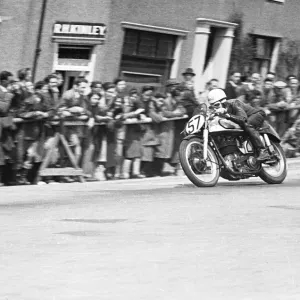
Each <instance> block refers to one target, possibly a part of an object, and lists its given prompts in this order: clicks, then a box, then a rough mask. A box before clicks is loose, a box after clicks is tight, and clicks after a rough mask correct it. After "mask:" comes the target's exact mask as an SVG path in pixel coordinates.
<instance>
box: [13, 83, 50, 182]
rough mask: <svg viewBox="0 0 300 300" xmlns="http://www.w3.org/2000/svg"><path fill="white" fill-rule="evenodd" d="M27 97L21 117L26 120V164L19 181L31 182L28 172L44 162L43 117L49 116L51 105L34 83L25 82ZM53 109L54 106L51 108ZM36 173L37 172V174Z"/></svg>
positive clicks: (24, 134)
mask: <svg viewBox="0 0 300 300" xmlns="http://www.w3.org/2000/svg"><path fill="white" fill-rule="evenodd" d="M25 88H26V92H27V98H26V99H25V100H24V103H23V107H22V110H21V111H20V113H19V117H21V118H22V119H24V120H26V121H30V122H25V123H23V126H22V138H23V143H22V146H23V147H22V148H23V149H22V156H23V158H24V164H23V165H22V168H21V169H20V170H19V172H18V183H19V184H29V182H28V180H27V179H28V172H29V170H30V169H32V168H33V166H34V165H35V170H37V169H38V166H39V165H40V163H41V162H42V158H43V146H44V142H45V134H44V128H45V126H44V125H45V124H44V121H42V120H43V119H46V118H48V117H49V111H50V110H49V107H47V105H46V103H45V100H44V98H43V96H42V95H41V94H40V93H35V90H34V86H33V83H32V82H30V81H27V82H26V83H25ZM50 109H52V108H50ZM35 175H36V174H35Z"/></svg>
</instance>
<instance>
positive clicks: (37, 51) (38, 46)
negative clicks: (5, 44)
mask: <svg viewBox="0 0 300 300" xmlns="http://www.w3.org/2000/svg"><path fill="white" fill-rule="evenodd" d="M47 1H48V0H43V5H42V11H41V18H40V22H39V31H38V36H37V41H36V47H35V54H34V61H33V68H32V81H33V82H34V80H35V75H36V69H37V63H38V59H39V56H40V53H41V51H42V49H41V41H42V33H43V27H44V19H45V13H46V6H47Z"/></svg>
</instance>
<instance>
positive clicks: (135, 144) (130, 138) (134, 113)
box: [122, 89, 145, 179]
mask: <svg viewBox="0 0 300 300" xmlns="http://www.w3.org/2000/svg"><path fill="white" fill-rule="evenodd" d="M144 113H145V109H144V108H143V103H142V101H141V99H140V98H139V96H138V92H137V90H136V89H131V90H130V91H129V106H127V108H126V112H125V114H124V118H125V119H126V120H130V119H131V118H134V119H136V120H140V119H142V118H143V116H144ZM126 127H127V130H126V138H125V145H124V147H125V148H124V150H125V151H124V155H125V160H124V163H123V174H122V178H124V179H126V178H129V177H130V168H131V167H132V175H131V178H144V177H145V176H144V175H143V174H141V173H140V169H141V157H142V153H143V146H142V137H143V134H144V126H143V125H142V124H129V125H127V126H126Z"/></svg>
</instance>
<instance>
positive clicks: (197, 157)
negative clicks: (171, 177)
mask: <svg viewBox="0 0 300 300" xmlns="http://www.w3.org/2000/svg"><path fill="white" fill-rule="evenodd" d="M179 158H180V163H181V166H182V169H183V171H184V173H185V175H186V176H187V177H188V178H189V180H190V181H191V182H192V183H193V184H194V185H196V186H198V187H212V186H215V185H216V184H217V182H218V180H219V177H220V168H219V163H218V159H217V156H216V154H215V153H214V151H213V149H212V148H211V147H210V146H209V145H208V148H207V160H206V161H205V162H204V161H203V159H202V158H203V142H202V140H201V139H199V138H191V139H189V140H183V141H182V142H181V144H180V148H179Z"/></svg>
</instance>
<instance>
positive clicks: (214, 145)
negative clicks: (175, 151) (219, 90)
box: [179, 105, 287, 187]
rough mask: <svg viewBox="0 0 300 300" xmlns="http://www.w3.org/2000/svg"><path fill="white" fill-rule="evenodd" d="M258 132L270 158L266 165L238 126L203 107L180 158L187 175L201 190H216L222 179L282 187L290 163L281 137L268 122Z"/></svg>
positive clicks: (190, 127) (192, 122)
mask: <svg viewBox="0 0 300 300" xmlns="http://www.w3.org/2000/svg"><path fill="white" fill-rule="evenodd" d="M258 130H259V133H260V138H261V140H262V142H263V144H264V146H265V147H266V148H267V149H268V151H269V154H270V158H269V159H268V160H267V161H264V162H259V161H257V159H256V158H257V157H258V151H257V150H256V149H255V147H254V146H253V144H252V143H251V141H250V138H249V136H248V135H247V134H246V132H245V131H244V130H243V129H242V127H241V126H240V125H239V124H238V122H234V121H231V120H229V119H227V118H226V117H224V116H221V115H217V114H214V113H210V111H208V110H207V107H206V106H205V105H204V106H202V108H201V110H200V111H199V114H196V115H194V116H193V117H192V118H191V119H190V120H189V121H188V122H187V124H186V126H185V129H184V131H183V134H184V135H185V137H184V139H183V140H182V142H181V144H180V148H179V158H180V163H181V166H182V169H183V171H184V173H185V174H186V176H187V177H188V178H189V180H190V181H191V182H192V183H193V184H194V185H196V186H198V187H212V186H215V185H216V184H217V182H218V180H219V178H220V176H221V177H222V178H224V179H227V180H230V181H236V180H240V179H246V178H250V177H260V178H261V179H262V180H264V181H265V182H266V183H268V184H279V183H282V182H283V181H284V179H285V178H286V175H287V163H286V157H285V154H284V152H283V149H282V148H281V146H280V137H279V136H278V134H277V133H276V131H275V130H274V129H273V127H272V126H271V125H270V124H268V123H267V122H266V121H265V122H264V124H263V126H262V128H259V129H258Z"/></svg>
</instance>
